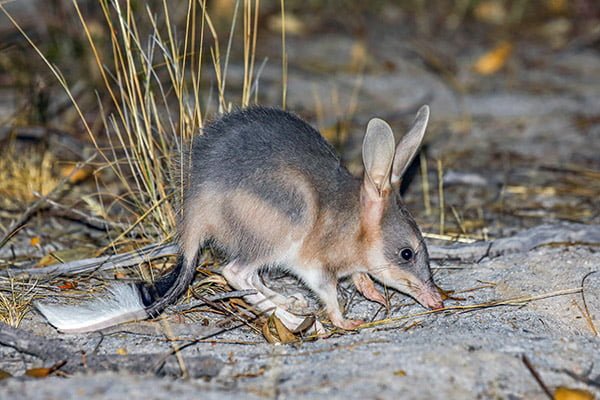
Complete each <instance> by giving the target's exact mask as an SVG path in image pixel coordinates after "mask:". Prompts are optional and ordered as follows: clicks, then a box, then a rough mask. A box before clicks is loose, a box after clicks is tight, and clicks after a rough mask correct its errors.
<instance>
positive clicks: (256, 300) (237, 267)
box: [223, 260, 325, 334]
mask: <svg viewBox="0 0 600 400" xmlns="http://www.w3.org/2000/svg"><path fill="white" fill-rule="evenodd" d="M259 268H260V266H257V265H251V264H242V263H240V262H239V261H237V260H234V261H231V262H230V263H229V264H227V265H226V266H225V267H224V268H223V276H224V277H225V279H226V280H227V282H229V284H230V285H231V286H233V287H234V288H236V289H238V290H256V292H257V293H256V294H250V295H247V296H244V299H245V300H246V301H247V302H248V303H250V304H252V305H253V306H254V307H256V309H257V310H258V311H261V312H264V313H268V314H271V313H275V315H276V316H277V317H278V318H279V319H280V320H281V322H282V323H283V324H284V325H285V326H286V327H287V328H288V329H289V330H291V331H293V332H294V331H296V330H297V329H298V328H299V327H301V326H302V325H303V324H304V321H305V318H303V317H299V316H297V315H294V314H292V313H290V312H288V311H286V310H284V309H283V308H281V307H278V306H277V304H276V303H274V302H273V301H272V300H271V299H269V298H268V297H267V296H266V295H265V294H263V293H262V291H261V290H260V289H259V288H257V287H256V285H255V283H254V282H255V281H256V278H255V276H256V275H257V274H258V270H259ZM263 287H264V285H263ZM282 297H283V296H282ZM312 331H314V332H316V333H318V334H321V333H325V329H323V326H322V325H321V324H320V323H319V322H318V321H316V322H315V325H314V327H313V329H312ZM309 332H310V331H309Z"/></svg>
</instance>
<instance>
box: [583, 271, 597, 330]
mask: <svg viewBox="0 0 600 400" xmlns="http://www.w3.org/2000/svg"><path fill="white" fill-rule="evenodd" d="M597 272H598V271H592V272H588V273H587V274H585V276H584V277H583V279H582V280H581V299H582V300H583V308H584V310H585V319H586V321H587V323H588V325H590V327H591V328H592V331H593V332H594V335H596V336H598V335H599V334H598V329H596V325H595V324H594V320H593V319H592V317H591V316H590V310H589V309H588V305H587V301H586V299H585V290H584V286H583V285H584V284H585V280H586V279H587V278H588V277H589V276H590V275H593V274H595V273H597Z"/></svg>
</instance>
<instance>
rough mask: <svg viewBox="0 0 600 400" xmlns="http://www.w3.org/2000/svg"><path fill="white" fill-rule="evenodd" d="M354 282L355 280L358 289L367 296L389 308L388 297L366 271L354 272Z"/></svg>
mask: <svg viewBox="0 0 600 400" xmlns="http://www.w3.org/2000/svg"><path fill="white" fill-rule="evenodd" d="M352 282H354V285H355V286H356V289H358V291H359V292H360V293H361V294H362V295H363V296H365V298H367V299H368V300H371V301H375V302H377V303H379V304H381V305H382V306H384V307H385V308H389V304H388V302H387V299H386V298H385V296H384V295H383V294H382V293H381V292H380V291H379V290H377V288H376V287H375V284H374V283H373V281H372V280H371V278H370V277H369V275H367V274H366V273H364V272H358V273H355V274H352Z"/></svg>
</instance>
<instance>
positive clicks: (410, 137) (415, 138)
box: [391, 105, 429, 188]
mask: <svg viewBox="0 0 600 400" xmlns="http://www.w3.org/2000/svg"><path fill="white" fill-rule="evenodd" d="M427 122H429V106H427V105H424V106H423V107H421V108H420V109H419V111H418V112H417V116H416V117H415V122H413V126H412V127H411V128H410V130H409V131H408V133H407V134H406V135H405V136H404V137H403V138H402V140H401V141H400V143H399V144H398V147H396V155H395V156H394V166H393V167H392V177H391V183H392V186H393V187H394V188H398V187H399V186H400V179H402V175H404V172H406V169H407V168H408V166H409V165H410V162H411V161H412V160H413V158H414V157H415V155H416V154H417V151H419V147H420V146H421V142H422V141H423V136H424V135H425V129H426V128H427Z"/></svg>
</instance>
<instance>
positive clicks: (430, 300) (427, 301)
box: [415, 284, 444, 310]
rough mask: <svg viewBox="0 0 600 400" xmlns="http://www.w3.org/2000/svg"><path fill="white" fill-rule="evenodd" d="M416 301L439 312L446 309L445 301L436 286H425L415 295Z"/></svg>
mask: <svg viewBox="0 0 600 400" xmlns="http://www.w3.org/2000/svg"><path fill="white" fill-rule="evenodd" d="M415 299H416V300H417V301H418V302H419V303H420V304H421V305H422V306H423V307H427V308H431V309H432V310H438V309H440V308H444V301H443V300H442V295H441V294H440V291H439V290H438V288H437V287H436V286H435V285H434V284H431V285H424V287H422V288H421V290H420V291H419V292H418V293H417V294H416V295H415Z"/></svg>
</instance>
